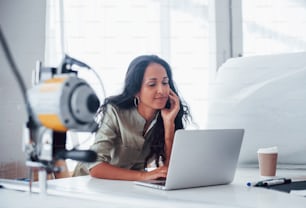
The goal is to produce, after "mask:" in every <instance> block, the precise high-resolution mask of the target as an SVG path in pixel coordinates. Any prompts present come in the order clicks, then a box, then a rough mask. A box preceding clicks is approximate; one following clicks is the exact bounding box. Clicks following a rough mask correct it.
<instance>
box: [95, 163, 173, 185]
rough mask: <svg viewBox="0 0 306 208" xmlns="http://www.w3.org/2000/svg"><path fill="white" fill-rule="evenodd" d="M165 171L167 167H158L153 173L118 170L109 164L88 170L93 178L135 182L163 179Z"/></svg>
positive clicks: (101, 164) (165, 174)
mask: <svg viewBox="0 0 306 208" xmlns="http://www.w3.org/2000/svg"><path fill="white" fill-rule="evenodd" d="M167 171H168V168H167V167H160V168H157V169H155V170H153V171H150V172H145V171H137V170H129V169H124V168H119V167H116V166H113V165H111V164H109V163H100V164H98V165H96V166H95V167H93V168H92V169H91V170H90V175H91V176H92V177H95V178H103V179H112V180H129V181H136V180H151V179H157V178H162V177H163V178H165V177H166V176H167Z"/></svg>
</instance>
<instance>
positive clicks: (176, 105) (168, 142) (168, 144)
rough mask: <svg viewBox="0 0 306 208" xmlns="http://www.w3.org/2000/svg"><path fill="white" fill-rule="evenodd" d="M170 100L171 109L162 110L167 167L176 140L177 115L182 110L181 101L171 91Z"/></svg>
mask: <svg viewBox="0 0 306 208" xmlns="http://www.w3.org/2000/svg"><path fill="white" fill-rule="evenodd" d="M169 100H170V108H169V109H168V108H164V109H162V111H161V113H162V118H163V122H164V128H165V154H166V161H165V165H166V166H168V165H169V161H170V156H171V150H172V144H173V139H174V133H175V123H174V121H175V118H176V116H177V113H178V112H179V110H180V101H179V97H178V96H177V95H176V94H175V93H174V92H173V91H172V90H171V91H170V94H169Z"/></svg>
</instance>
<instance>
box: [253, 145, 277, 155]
mask: <svg viewBox="0 0 306 208" xmlns="http://www.w3.org/2000/svg"><path fill="white" fill-rule="evenodd" d="M277 152H278V148H277V147H276V146H274V147H265V148H259V149H258V150H257V153H268V154H269V153H277Z"/></svg>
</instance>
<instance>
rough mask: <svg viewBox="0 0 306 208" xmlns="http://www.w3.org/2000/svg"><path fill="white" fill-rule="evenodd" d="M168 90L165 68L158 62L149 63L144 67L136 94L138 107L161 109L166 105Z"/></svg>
mask: <svg viewBox="0 0 306 208" xmlns="http://www.w3.org/2000/svg"><path fill="white" fill-rule="evenodd" d="M169 92H170V86H169V78H168V76H167V72H166V69H165V68H164V67H163V66H162V65H160V64H157V63H151V64H149V65H148V67H147V68H146V71H145V73H144V77H143V81H142V85H141V88H140V91H139V93H138V94H137V96H138V97H139V105H138V107H139V108H150V109H154V110H158V109H163V108H165V106H166V103H167V100H168V96H169Z"/></svg>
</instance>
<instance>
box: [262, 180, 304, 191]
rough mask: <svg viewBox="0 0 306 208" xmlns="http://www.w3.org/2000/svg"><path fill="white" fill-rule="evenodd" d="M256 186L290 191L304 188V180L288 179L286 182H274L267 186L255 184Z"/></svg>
mask: <svg viewBox="0 0 306 208" xmlns="http://www.w3.org/2000/svg"><path fill="white" fill-rule="evenodd" d="M288 180H290V179H288ZM257 187H262V188H266V189H271V190H277V191H282V192H286V193H290V191H291V190H306V181H294V182H291V181H290V182H288V183H282V184H275V185H269V186H257Z"/></svg>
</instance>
